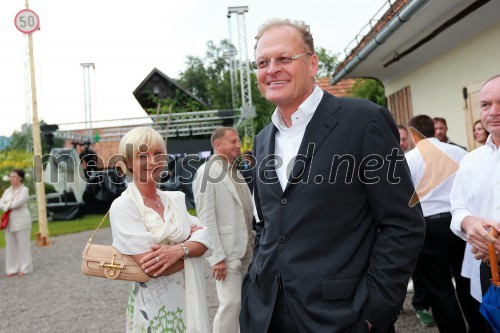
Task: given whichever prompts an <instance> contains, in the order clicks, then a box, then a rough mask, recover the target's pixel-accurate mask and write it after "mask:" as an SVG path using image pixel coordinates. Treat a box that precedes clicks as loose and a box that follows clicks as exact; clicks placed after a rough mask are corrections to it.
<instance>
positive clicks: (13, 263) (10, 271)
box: [0, 169, 33, 276]
mask: <svg viewBox="0 0 500 333" xmlns="http://www.w3.org/2000/svg"><path fill="white" fill-rule="evenodd" d="M23 180H24V171H23V170H19V169H14V170H12V172H11V173H10V185H11V186H10V187H9V188H8V189H6V190H5V192H4V193H3V195H2V198H1V199H0V209H1V210H2V211H4V212H6V211H8V210H10V211H11V212H10V216H9V225H8V226H7V228H6V229H5V271H6V273H7V276H14V275H16V274H18V275H19V276H23V275H25V274H28V273H31V272H32V271H33V263H32V261H31V242H30V235H31V215H30V212H29V210H28V205H27V203H28V199H29V190H28V188H27V187H26V186H24V185H23Z"/></svg>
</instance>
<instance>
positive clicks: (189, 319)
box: [110, 127, 211, 333]
mask: <svg viewBox="0 0 500 333" xmlns="http://www.w3.org/2000/svg"><path fill="white" fill-rule="evenodd" d="M166 153H167V151H166V146H165V142H164V140H163V138H162V136H161V135H160V134H159V133H158V132H156V131H155V130H153V129H151V128H147V127H139V128H135V129H133V130H131V131H130V132H128V133H127V134H126V135H125V136H124V137H123V138H122V140H121V141H120V146H119V156H120V158H121V159H122V161H121V162H119V163H120V167H121V168H122V170H124V171H125V172H126V174H127V176H128V177H130V178H131V179H132V182H131V183H130V184H129V186H128V188H127V190H126V191H125V192H123V194H122V195H121V196H120V197H119V198H117V199H116V200H115V201H114V202H113V204H112V206H111V210H110V220H111V229H112V234H113V246H115V247H116V248H117V249H118V250H119V251H121V252H122V253H124V254H129V255H132V256H133V258H134V259H135V260H136V262H137V263H138V264H140V265H141V267H142V268H143V270H144V272H146V273H147V274H148V275H150V276H151V279H150V280H149V281H148V282H146V283H134V285H133V286H132V289H131V291H130V295H129V301H128V307H127V325H126V328H127V332H150V331H152V332H197V333H198V332H208V327H209V324H208V313H207V305H206V295H205V286H204V275H203V268H202V261H201V259H200V258H199V257H201V256H203V255H205V254H207V255H208V253H207V251H208V250H209V249H210V247H211V245H210V241H209V238H208V233H207V230H206V229H205V228H204V227H201V226H199V224H198V219H197V218H195V217H193V216H191V215H190V214H189V213H188V211H187V209H186V205H185V201H184V200H185V199H184V194H183V193H182V192H162V191H159V190H158V189H157V186H156V185H157V182H158V180H159V179H160V176H161V174H162V172H164V169H165V166H166V157H167V155H166Z"/></svg>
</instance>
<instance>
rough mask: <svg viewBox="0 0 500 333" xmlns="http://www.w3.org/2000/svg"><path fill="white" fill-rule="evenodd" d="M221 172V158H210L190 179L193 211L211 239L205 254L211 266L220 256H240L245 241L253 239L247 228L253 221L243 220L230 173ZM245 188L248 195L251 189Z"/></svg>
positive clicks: (244, 248) (228, 258) (226, 258)
mask: <svg viewBox="0 0 500 333" xmlns="http://www.w3.org/2000/svg"><path fill="white" fill-rule="evenodd" d="M223 173H224V169H223V167H222V162H221V161H220V160H218V159H210V160H208V161H207V162H206V163H204V164H203V165H202V166H201V167H200V168H199V169H198V171H197V172H196V175H195V177H194V181H193V194H194V201H195V204H196V212H197V215H198V218H199V220H200V222H201V223H202V224H203V225H205V226H206V227H207V228H208V233H209V235H210V238H211V239H212V244H213V252H212V255H211V256H210V257H208V258H207V260H208V261H209V263H210V265H211V266H213V265H215V264H217V263H219V262H221V261H222V260H226V261H231V260H235V259H241V258H243V256H244V255H245V252H246V249H247V245H248V242H249V241H252V242H253V238H251V239H249V235H251V233H249V231H248V229H247V225H250V226H251V225H252V221H246V220H245V213H244V208H243V204H242V202H241V199H240V197H239V195H238V192H237V191H236V188H235V186H234V183H233V181H232V179H231V176H230V174H229V173H226V174H225V175H224V174H223ZM213 180H215V181H213ZM245 189H246V190H247V191H248V193H249V198H251V194H250V190H249V189H248V187H247V186H245ZM247 204H250V205H252V202H251V201H250V202H249V203H247ZM248 218H250V219H251V218H252V217H251V216H249V217H248ZM251 245H252V244H251Z"/></svg>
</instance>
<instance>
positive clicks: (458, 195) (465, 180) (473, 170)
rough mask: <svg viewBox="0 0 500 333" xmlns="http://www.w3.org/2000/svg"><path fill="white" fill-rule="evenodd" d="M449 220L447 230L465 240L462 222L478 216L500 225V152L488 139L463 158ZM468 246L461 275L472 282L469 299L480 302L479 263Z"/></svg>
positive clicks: (454, 188) (453, 189) (490, 139)
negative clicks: (469, 217) (467, 218)
mask: <svg viewBox="0 0 500 333" xmlns="http://www.w3.org/2000/svg"><path fill="white" fill-rule="evenodd" d="M450 201H451V213H452V216H453V217H452V220H451V225H450V228H451V230H452V231H453V232H454V233H455V234H456V235H457V236H459V237H461V238H462V239H464V240H465V232H463V231H462V226H461V223H462V220H463V219H464V218H465V217H467V216H477V217H483V218H487V219H490V220H493V221H500V149H499V148H498V147H497V146H496V145H495V144H494V143H493V140H492V138H491V135H490V136H489V137H488V139H487V140H486V144H485V145H484V146H481V147H479V148H477V149H475V150H473V151H472V152H470V153H469V154H467V156H465V157H464V159H463V160H462V162H461V163H460V169H459V170H458V172H457V176H456V177H455V182H454V184H453V188H452V191H451V197H450ZM470 250H471V246H470V244H469V243H467V247H466V249H465V257H464V263H463V265H462V275H463V276H465V277H469V278H470V279H471V295H472V296H473V297H474V298H475V299H477V300H478V301H481V299H482V293H481V284H480V280H479V266H480V263H481V262H480V261H479V260H476V259H475V258H474V256H473V254H472V253H471V251H470Z"/></svg>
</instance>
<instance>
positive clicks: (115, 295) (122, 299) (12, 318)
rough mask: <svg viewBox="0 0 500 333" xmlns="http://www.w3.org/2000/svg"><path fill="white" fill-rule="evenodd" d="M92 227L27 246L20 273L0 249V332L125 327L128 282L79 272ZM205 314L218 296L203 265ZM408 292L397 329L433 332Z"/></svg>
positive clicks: (101, 235)
mask: <svg viewBox="0 0 500 333" xmlns="http://www.w3.org/2000/svg"><path fill="white" fill-rule="evenodd" d="M90 234H91V232H88V231H87V232H82V233H77V234H72V235H66V236H59V237H52V238H51V240H52V241H53V245H52V246H51V247H45V248H40V247H37V246H35V245H34V243H33V245H32V251H33V263H34V272H33V273H32V274H28V275H26V276H24V277H18V276H15V277H10V278H8V277H6V276H5V249H0V270H1V271H2V274H1V275H0V290H1V291H2V293H1V295H2V299H1V300H0V304H1V308H0V309H1V310H2V312H1V313H2V315H3V317H2V320H1V324H0V332H6V333H7V332H8V333H11V332H19V333H22V332H37V333H38V332H39V333H43V332H50V333H54V332H64V333H66V332H72V333H77V332H103V333H112V332H116V333H119V332H124V331H125V320H124V319H125V305H126V302H127V298H128V291H129V288H130V282H125V281H107V280H106V279H99V278H92V277H87V276H84V275H83V274H81V273H80V265H81V253H82V250H83V248H84V246H85V243H86V241H87V239H88V237H89V236H90ZM94 242H95V243H98V244H109V243H110V242H111V231H110V229H102V230H100V231H99V232H98V233H97V234H96V236H95V237H94ZM205 276H206V281H207V297H208V304H209V316H210V318H211V319H212V318H213V317H214V315H215V312H216V310H217V306H218V301H217V295H216V292H215V284H214V281H213V279H212V278H211V276H210V270H209V267H208V264H206V270H205ZM411 295H412V294H408V297H407V298H406V301H405V305H404V312H403V313H402V314H401V316H400V317H399V319H398V321H397V323H396V332H401V333H414V332H425V333H437V332H438V330H437V329H436V328H424V327H422V326H421V325H420V323H419V322H418V319H417V318H416V316H415V311H414V310H413V308H412V307H411V303H410V300H411Z"/></svg>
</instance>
